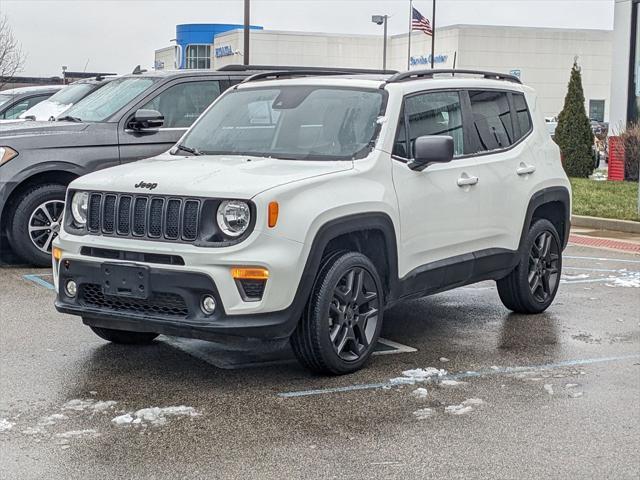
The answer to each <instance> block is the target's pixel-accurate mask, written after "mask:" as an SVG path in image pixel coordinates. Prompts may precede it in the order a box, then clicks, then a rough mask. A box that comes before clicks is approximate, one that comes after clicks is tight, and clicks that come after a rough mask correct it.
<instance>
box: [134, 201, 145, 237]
mask: <svg viewBox="0 0 640 480" xmlns="http://www.w3.org/2000/svg"><path fill="white" fill-rule="evenodd" d="M148 201H149V199H148V198H147V197H137V198H136V200H135V203H134V206H133V234H134V235H138V236H143V235H145V233H146V231H147V202H148Z"/></svg>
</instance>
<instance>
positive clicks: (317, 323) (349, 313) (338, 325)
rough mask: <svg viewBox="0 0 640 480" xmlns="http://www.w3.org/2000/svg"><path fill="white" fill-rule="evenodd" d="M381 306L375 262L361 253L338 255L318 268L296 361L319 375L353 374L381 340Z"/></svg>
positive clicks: (294, 341)
mask: <svg viewBox="0 0 640 480" xmlns="http://www.w3.org/2000/svg"><path fill="white" fill-rule="evenodd" d="M383 305H384V299H383V290H382V282H381V281H380V276H379V275H378V272H377V270H376V268H375V266H374V265H373V263H372V262H371V260H369V259H368V258H367V257H366V256H365V255H362V254H361V253H357V252H347V253H338V254H335V255H334V256H332V257H330V258H329V259H327V260H325V262H324V264H323V265H322V267H321V268H320V271H319V272H318V275H317V276H316V281H315V284H314V287H313V289H312V292H311V296H310V298H309V301H308V303H307V307H306V309H305V313H304V315H303V317H302V319H301V320H300V323H299V324H298V327H297V328H296V330H295V332H294V333H293V335H292V336H291V346H292V348H293V351H294V353H295V355H296V357H297V358H298V360H299V361H300V362H301V363H302V364H303V365H304V366H305V367H307V368H308V369H310V370H312V371H314V372H317V373H325V374H333V375H342V374H345V373H351V372H355V371H356V370H358V369H360V368H361V367H362V366H363V365H364V363H365V362H366V361H367V360H368V359H369V357H370V356H371V353H372V352H373V349H374V348H375V344H376V342H377V341H378V337H379V336H380V330H381V328H382V318H383Z"/></svg>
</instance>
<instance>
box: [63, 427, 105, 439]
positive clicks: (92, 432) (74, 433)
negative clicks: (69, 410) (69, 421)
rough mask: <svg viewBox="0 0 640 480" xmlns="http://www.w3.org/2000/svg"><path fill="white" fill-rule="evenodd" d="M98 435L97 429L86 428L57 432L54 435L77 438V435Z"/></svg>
mask: <svg viewBox="0 0 640 480" xmlns="http://www.w3.org/2000/svg"><path fill="white" fill-rule="evenodd" d="M97 435H99V433H98V432H97V430H94V429H92V428H91V429H87V430H71V431H69V432H64V433H57V434H56V437H58V438H78V437H88V436H91V437H94V436H97Z"/></svg>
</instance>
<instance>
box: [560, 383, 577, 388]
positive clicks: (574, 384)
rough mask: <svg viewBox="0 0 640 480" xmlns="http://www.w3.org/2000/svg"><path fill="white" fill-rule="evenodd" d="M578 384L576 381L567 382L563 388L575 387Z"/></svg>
mask: <svg viewBox="0 0 640 480" xmlns="http://www.w3.org/2000/svg"><path fill="white" fill-rule="evenodd" d="M578 386H579V385H578V384H577V383H567V384H566V385H565V386H564V388H576V387H578Z"/></svg>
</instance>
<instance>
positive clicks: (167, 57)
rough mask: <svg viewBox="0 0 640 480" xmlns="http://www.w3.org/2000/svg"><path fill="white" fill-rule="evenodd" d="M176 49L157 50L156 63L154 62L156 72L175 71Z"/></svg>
mask: <svg viewBox="0 0 640 480" xmlns="http://www.w3.org/2000/svg"><path fill="white" fill-rule="evenodd" d="M175 60H176V47H174V46H171V47H166V48H161V49H160V50H156V58H155V62H153V65H154V68H155V69H156V70H174V69H175V68H176V64H175Z"/></svg>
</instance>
